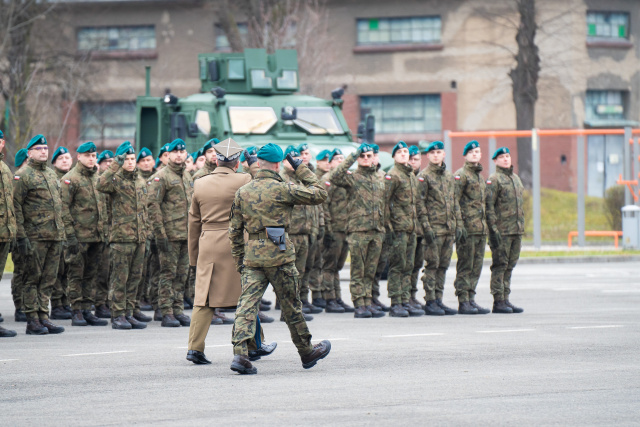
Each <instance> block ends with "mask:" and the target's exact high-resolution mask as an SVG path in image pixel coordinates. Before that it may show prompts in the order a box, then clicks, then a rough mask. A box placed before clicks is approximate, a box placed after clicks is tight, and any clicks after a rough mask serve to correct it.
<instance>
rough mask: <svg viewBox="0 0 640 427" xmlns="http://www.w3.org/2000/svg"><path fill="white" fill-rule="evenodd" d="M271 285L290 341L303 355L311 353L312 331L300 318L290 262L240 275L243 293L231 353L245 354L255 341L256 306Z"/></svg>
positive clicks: (248, 269)
mask: <svg viewBox="0 0 640 427" xmlns="http://www.w3.org/2000/svg"><path fill="white" fill-rule="evenodd" d="M269 283H271V285H273V289H274V291H275V292H276V296H277V297H278V300H279V301H280V307H281V309H282V315H283V316H284V320H285V322H286V323H287V326H288V327H289V333H290V334H291V341H293V344H294V345H295V346H296V348H297V349H298V353H299V354H300V355H301V356H303V355H306V354H309V353H310V352H311V351H313V347H312V346H311V332H309V328H308V327H307V322H306V321H305V320H304V317H303V316H302V302H301V301H300V298H299V296H298V295H299V293H298V292H299V291H298V286H299V273H298V270H297V269H296V266H295V265H294V264H293V263H288V264H284V265H281V266H278V267H262V268H261V267H245V268H244V271H243V273H242V294H241V295H240V299H239V301H238V308H237V309H236V319H235V322H234V324H233V332H232V339H231V342H232V343H233V354H241V355H245V356H246V355H248V354H249V344H250V342H251V341H252V340H254V339H255V334H256V318H257V317H258V306H259V304H260V300H261V299H262V296H263V295H264V291H265V290H266V289H267V286H269Z"/></svg>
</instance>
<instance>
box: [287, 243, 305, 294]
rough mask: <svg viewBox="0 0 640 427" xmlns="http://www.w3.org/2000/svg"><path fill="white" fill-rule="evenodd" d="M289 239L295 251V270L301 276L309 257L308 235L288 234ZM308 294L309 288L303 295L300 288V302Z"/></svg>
mask: <svg viewBox="0 0 640 427" xmlns="http://www.w3.org/2000/svg"><path fill="white" fill-rule="evenodd" d="M289 239H291V243H293V247H294V248H295V251H296V262H295V266H296V270H298V274H299V275H300V276H302V275H303V274H304V271H305V268H306V266H307V258H308V257H309V235H308V234H290V235H289ZM308 294H309V288H307V289H306V292H305V293H303V289H302V287H300V295H299V296H300V300H304V299H306V297H307V295H308Z"/></svg>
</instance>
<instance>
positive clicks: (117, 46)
mask: <svg viewBox="0 0 640 427" xmlns="http://www.w3.org/2000/svg"><path fill="white" fill-rule="evenodd" d="M77 34H78V50H81V51H118V50H119V51H136V50H149V49H155V48H156V30H155V28H154V26H153V25H148V26H136V27H85V28H80V29H78V33H77Z"/></svg>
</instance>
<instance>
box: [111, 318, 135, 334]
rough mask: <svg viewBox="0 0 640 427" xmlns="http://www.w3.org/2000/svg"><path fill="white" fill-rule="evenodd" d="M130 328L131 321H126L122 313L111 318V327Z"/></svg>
mask: <svg viewBox="0 0 640 427" xmlns="http://www.w3.org/2000/svg"><path fill="white" fill-rule="evenodd" d="M131 328H132V326H131V323H129V322H127V319H126V318H125V317H124V315H122V316H118V317H115V318H113V319H111V329H122V330H129V329H131Z"/></svg>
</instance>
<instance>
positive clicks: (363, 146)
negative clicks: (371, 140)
mask: <svg viewBox="0 0 640 427" xmlns="http://www.w3.org/2000/svg"><path fill="white" fill-rule="evenodd" d="M358 150H360V151H362V152H363V153H368V152H369V151H373V146H372V145H369V144H367V143H366V142H363V143H362V144H360V147H358ZM373 152H374V153H375V151H373Z"/></svg>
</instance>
